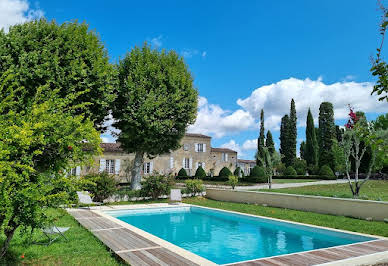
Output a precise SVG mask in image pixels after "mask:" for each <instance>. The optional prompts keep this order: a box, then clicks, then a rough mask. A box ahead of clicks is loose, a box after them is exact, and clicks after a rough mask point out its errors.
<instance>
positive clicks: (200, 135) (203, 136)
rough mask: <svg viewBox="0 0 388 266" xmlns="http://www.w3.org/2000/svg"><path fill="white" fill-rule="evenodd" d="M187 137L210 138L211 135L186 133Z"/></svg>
mask: <svg viewBox="0 0 388 266" xmlns="http://www.w3.org/2000/svg"><path fill="white" fill-rule="evenodd" d="M185 137H194V138H207V139H210V138H211V137H210V136H206V135H202V134H197V133H186V134H185Z"/></svg>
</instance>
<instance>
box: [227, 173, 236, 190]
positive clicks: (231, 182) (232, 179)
mask: <svg viewBox="0 0 388 266" xmlns="http://www.w3.org/2000/svg"><path fill="white" fill-rule="evenodd" d="M237 183H238V177H237V176H235V175H230V176H229V180H228V184H229V185H230V186H231V187H232V189H234V187H235V186H236V185H237Z"/></svg>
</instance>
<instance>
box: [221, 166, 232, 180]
mask: <svg viewBox="0 0 388 266" xmlns="http://www.w3.org/2000/svg"><path fill="white" fill-rule="evenodd" d="M230 175H233V174H232V172H231V171H230V170H229V168H228V167H226V166H224V167H223V168H222V169H221V170H220V173H219V174H218V176H222V177H226V179H228V178H229V176H230ZM228 180H229V179H228Z"/></svg>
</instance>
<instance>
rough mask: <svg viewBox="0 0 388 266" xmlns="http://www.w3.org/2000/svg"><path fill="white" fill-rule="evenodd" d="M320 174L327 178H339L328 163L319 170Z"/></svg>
mask: <svg viewBox="0 0 388 266" xmlns="http://www.w3.org/2000/svg"><path fill="white" fill-rule="evenodd" d="M319 175H320V176H322V177H326V178H327V179H337V178H336V176H335V175H334V173H333V170H331V168H330V167H329V166H328V165H324V166H322V167H321V170H319Z"/></svg>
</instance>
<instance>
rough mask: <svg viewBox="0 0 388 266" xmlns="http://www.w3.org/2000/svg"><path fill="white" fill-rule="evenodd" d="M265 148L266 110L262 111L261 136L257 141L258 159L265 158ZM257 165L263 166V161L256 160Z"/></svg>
mask: <svg viewBox="0 0 388 266" xmlns="http://www.w3.org/2000/svg"><path fill="white" fill-rule="evenodd" d="M264 147H265V133H264V110H263V109H261V112H260V135H259V138H258V139H257V158H259V157H260V158H263V156H264ZM256 164H257V165H261V166H262V163H261V160H259V159H256Z"/></svg>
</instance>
